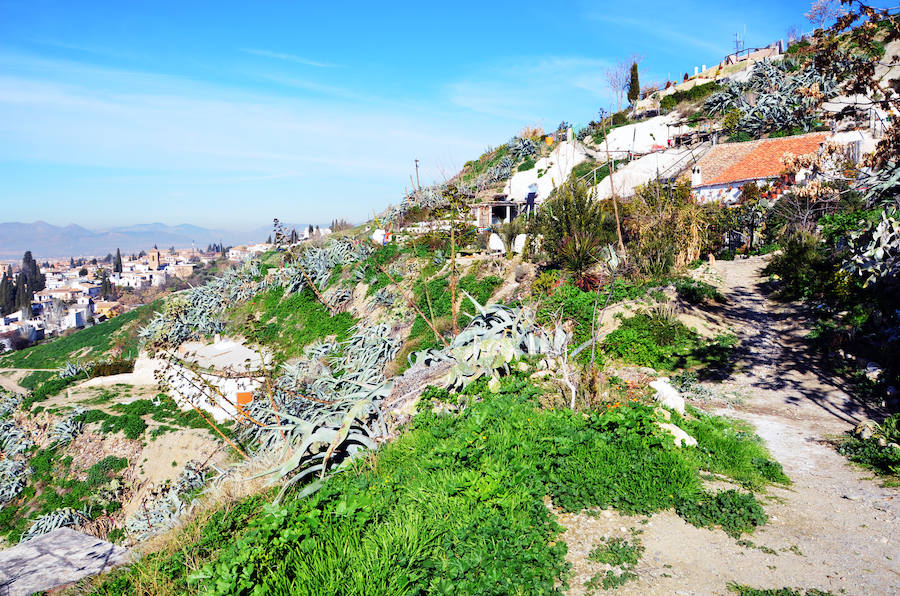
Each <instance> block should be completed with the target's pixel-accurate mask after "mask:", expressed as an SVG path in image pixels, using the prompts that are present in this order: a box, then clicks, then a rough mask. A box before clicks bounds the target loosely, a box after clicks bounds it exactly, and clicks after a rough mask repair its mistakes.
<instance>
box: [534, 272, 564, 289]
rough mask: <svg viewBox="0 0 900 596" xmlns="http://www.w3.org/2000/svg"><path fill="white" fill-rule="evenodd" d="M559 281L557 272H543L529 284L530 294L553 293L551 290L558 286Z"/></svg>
mask: <svg viewBox="0 0 900 596" xmlns="http://www.w3.org/2000/svg"><path fill="white" fill-rule="evenodd" d="M559 279H560V278H559V271H558V270H556V269H551V270H550V271H544V272H543V273H541V274H540V275H538V276H537V278H536V279H535V280H534V282H533V283H532V284H531V293H532V294H543V295H549V294H551V293H553V290H554V289H555V288H556V286H557V285H558V284H559Z"/></svg>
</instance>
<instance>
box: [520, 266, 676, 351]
mask: <svg viewBox="0 0 900 596" xmlns="http://www.w3.org/2000/svg"><path fill="white" fill-rule="evenodd" d="M668 282H669V280H667V279H661V280H651V281H647V282H639V281H633V280H630V279H627V278H616V279H615V280H613V281H612V283H608V284H606V285H605V286H603V287H602V288H601V289H600V292H599V294H598V293H597V292H585V291H583V290H581V289H579V288H577V287H576V286H575V285H573V284H572V283H568V282H567V283H564V284H562V285H561V286H559V287H558V288H556V290H554V291H553V293H552V294H550V295H549V296H547V297H546V298H543V299H542V300H541V303H540V307H539V308H538V312H537V319H538V322H539V323H541V324H542V325H547V324H551V323H552V322H554V321H555V320H556V319H557V317H562V319H563V320H566V319H571V320H573V321H574V322H575V332H574V335H573V340H572V346H579V345H581V344H582V343H584V342H585V341H587V340H589V339H590V338H591V318H592V317H593V316H594V312H595V311H594V305H595V304H596V305H597V307H596V313H597V316H598V317H599V314H600V311H601V310H602V308H603V304H604V303H605V302H606V301H607V297H608V298H609V304H615V303H617V302H622V301H624V300H634V299H636V298H642V297H644V296H646V295H647V293H648V292H650V291H651V290H652V289H653V288H655V287H657V286H660V285H666V284H668ZM549 285H552V284H549ZM542 289H543V288H542ZM582 354H585V355H586V357H588V358H589V357H590V350H585V351H583V352H582Z"/></svg>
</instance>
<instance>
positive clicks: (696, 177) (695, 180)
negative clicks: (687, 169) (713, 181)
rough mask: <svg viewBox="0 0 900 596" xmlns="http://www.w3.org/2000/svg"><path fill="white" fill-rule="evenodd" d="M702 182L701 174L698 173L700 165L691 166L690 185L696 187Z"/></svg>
mask: <svg viewBox="0 0 900 596" xmlns="http://www.w3.org/2000/svg"><path fill="white" fill-rule="evenodd" d="M701 184H703V176H702V175H701V174H700V166H698V165H695V166H694V167H693V168H691V186H694V187H697V186H700V185H701Z"/></svg>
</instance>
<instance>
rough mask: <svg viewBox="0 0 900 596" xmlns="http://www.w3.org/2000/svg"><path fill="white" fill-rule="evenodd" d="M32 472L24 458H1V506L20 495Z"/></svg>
mask: <svg viewBox="0 0 900 596" xmlns="http://www.w3.org/2000/svg"><path fill="white" fill-rule="evenodd" d="M30 473H31V470H30V469H29V468H28V466H27V465H26V464H25V462H24V461H22V460H18V459H0V507H2V506H4V505H6V504H7V503H9V502H10V501H12V500H13V499H15V498H16V497H17V496H19V493H21V492H22V491H23V490H24V489H25V485H26V484H27V479H28V474H30Z"/></svg>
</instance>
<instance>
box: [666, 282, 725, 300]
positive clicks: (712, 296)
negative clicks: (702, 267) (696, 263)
mask: <svg viewBox="0 0 900 596" xmlns="http://www.w3.org/2000/svg"><path fill="white" fill-rule="evenodd" d="M675 291H676V292H678V297H679V298H681V299H682V300H684V301H685V302H689V303H691V304H702V303H704V302H708V301H713V302H725V297H724V296H723V295H722V294H721V293H720V292H719V290H717V289H716V288H715V286H712V285H710V284H708V283H706V282H702V281H697V280H695V279H688V278H685V279H679V280H677V281H676V282H675Z"/></svg>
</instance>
